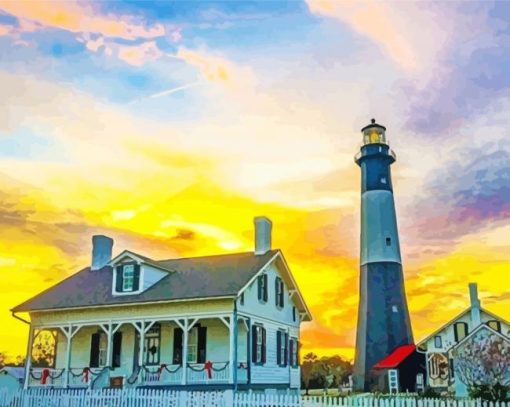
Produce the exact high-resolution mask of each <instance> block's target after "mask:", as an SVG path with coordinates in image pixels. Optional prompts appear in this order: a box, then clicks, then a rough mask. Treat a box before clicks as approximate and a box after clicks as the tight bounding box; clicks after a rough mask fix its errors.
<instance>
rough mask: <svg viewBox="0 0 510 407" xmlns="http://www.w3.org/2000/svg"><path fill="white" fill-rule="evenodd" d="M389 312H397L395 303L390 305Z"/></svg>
mask: <svg viewBox="0 0 510 407" xmlns="http://www.w3.org/2000/svg"><path fill="white" fill-rule="evenodd" d="M391 312H394V313H397V312H398V306H397V305H392V306H391Z"/></svg>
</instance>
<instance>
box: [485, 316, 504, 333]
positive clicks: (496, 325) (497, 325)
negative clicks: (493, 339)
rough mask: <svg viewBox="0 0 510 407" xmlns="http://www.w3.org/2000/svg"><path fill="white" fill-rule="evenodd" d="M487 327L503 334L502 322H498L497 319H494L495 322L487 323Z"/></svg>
mask: <svg viewBox="0 0 510 407" xmlns="http://www.w3.org/2000/svg"><path fill="white" fill-rule="evenodd" d="M487 325H488V326H489V328H492V329H494V330H495V331H496V332H499V333H501V322H499V321H496V320H495V319H493V320H491V321H489V322H487Z"/></svg>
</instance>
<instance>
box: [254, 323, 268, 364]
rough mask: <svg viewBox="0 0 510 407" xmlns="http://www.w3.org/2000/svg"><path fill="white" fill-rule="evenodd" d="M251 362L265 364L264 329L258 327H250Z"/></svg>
mask: <svg viewBox="0 0 510 407" xmlns="http://www.w3.org/2000/svg"><path fill="white" fill-rule="evenodd" d="M251 339H252V362H253V363H258V364H263V363H265V362H266V329H265V328H264V327H263V326H260V325H253V326H252V338H251Z"/></svg>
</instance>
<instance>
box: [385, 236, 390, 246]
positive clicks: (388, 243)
mask: <svg viewBox="0 0 510 407" xmlns="http://www.w3.org/2000/svg"><path fill="white" fill-rule="evenodd" d="M386 246H391V237H387V238H386Z"/></svg>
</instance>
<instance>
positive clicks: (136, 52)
mask: <svg viewBox="0 0 510 407" xmlns="http://www.w3.org/2000/svg"><path fill="white" fill-rule="evenodd" d="M116 48H117V57H118V58H119V59H121V60H122V61H124V62H127V63H128V64H130V65H134V66H142V65H144V64H145V63H147V62H148V61H154V60H157V59H159V58H161V57H162V56H163V52H161V50H160V49H159V48H158V46H157V45H156V42H155V41H149V42H144V43H142V44H140V45H131V46H121V45H118V46H117V47H116Z"/></svg>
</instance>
